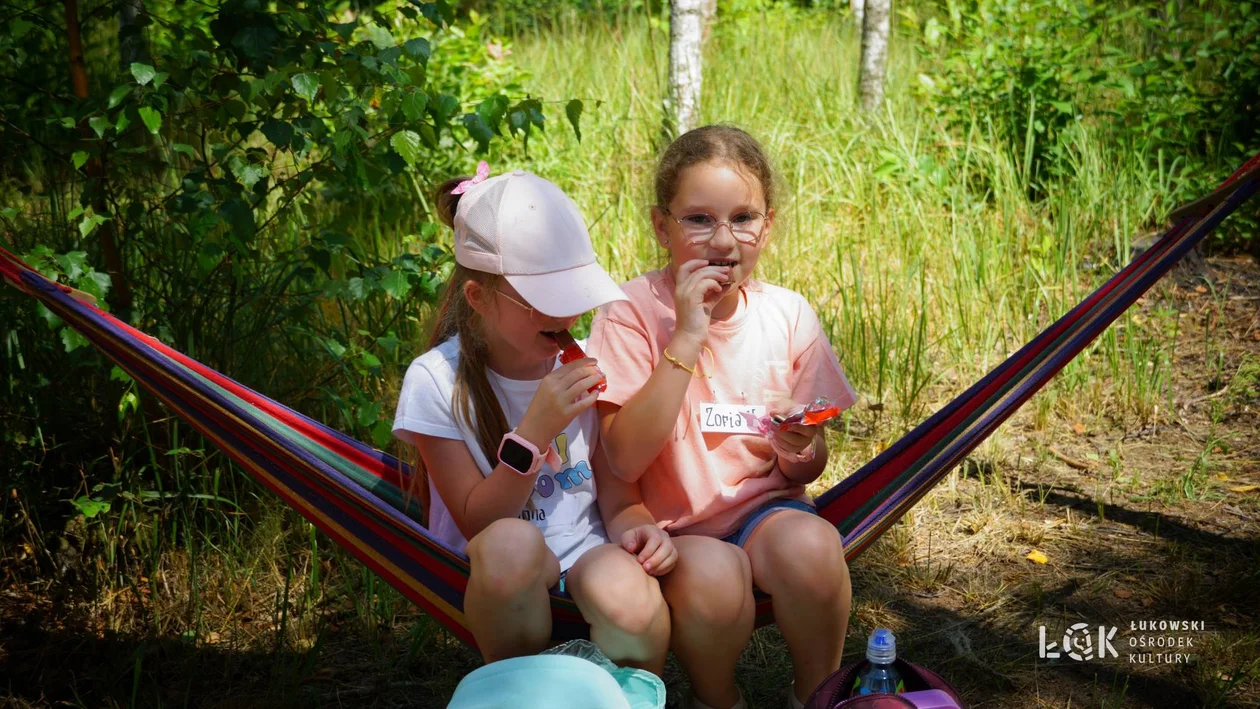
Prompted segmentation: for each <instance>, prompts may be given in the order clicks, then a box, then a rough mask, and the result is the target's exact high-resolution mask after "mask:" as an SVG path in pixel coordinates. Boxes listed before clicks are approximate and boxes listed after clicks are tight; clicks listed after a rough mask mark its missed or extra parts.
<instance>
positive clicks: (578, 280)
mask: <svg viewBox="0 0 1260 709" xmlns="http://www.w3.org/2000/svg"><path fill="white" fill-rule="evenodd" d="M479 173H480V174H479V175H478V178H480V177H481V175H484V174H485V172H483V171H481V170H479ZM460 187H461V188H463V190H464V191H463V194H462V196H461V197H460V200H459V205H458V207H457V208H456V210H455V260H456V261H457V262H459V264H460V265H462V266H465V267H467V268H471V269H475V270H478V271H484V272H486V273H496V274H499V275H502V276H503V277H504V278H506V279H507V282H508V283H511V284H512V287H513V288H515V289H516V290H517V292H518V293H520V294H521V297H522V298H524V299H525V301H526V302H527V303H529V304H530V305H531V306H533V307H534V308H536V309H537V310H538V311H539V312H541V313H543V314H545V315H550V316H552V317H557V318H567V317H572V316H574V315H581V314H582V313H585V312H587V311H588V310H594V309H595V308H598V307H599V306H601V305H603V304H605V303H611V302H612V301H614V300H628V298H626V294H625V293H623V292H622V291H621V288H620V287H619V286H618V285H617V283H616V281H614V280H613V279H612V277H611V276H609V275H608V273H607V272H606V271H604V269H603V268H601V267H600V265H599V263H598V262H597V261H596V260H595V249H594V248H592V247H591V236H590V233H589V232H587V230H586V222H585V220H584V219H583V218H582V213H581V212H579V211H578V208H577V205H576V204H574V203H573V200H571V199H569V196H568V195H566V194H565V193H564V192H563V191H562V190H561V189H560V188H559V187H556V186H555V185H554V184H552V183H551V182H548V181H547V180H544V179H542V178H541V177H539V176H537V175H534V174H532V173H529V172H525V171H524V170H517V171H515V172H509V173H505V174H502V175H497V176H495V177H491V178H488V179H484V180H482V181H475V180H474V181H469V182H464V183H461V184H460Z"/></svg>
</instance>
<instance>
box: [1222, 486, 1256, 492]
mask: <svg viewBox="0 0 1260 709" xmlns="http://www.w3.org/2000/svg"><path fill="white" fill-rule="evenodd" d="M1256 490H1260V485H1235V486H1234V487H1231V488H1230V489H1229V491H1230V492H1254V491H1256Z"/></svg>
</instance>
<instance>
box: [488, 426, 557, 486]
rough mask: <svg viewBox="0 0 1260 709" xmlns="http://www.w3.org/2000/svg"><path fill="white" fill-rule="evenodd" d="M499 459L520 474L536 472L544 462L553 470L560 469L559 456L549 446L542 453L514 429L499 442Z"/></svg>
mask: <svg viewBox="0 0 1260 709" xmlns="http://www.w3.org/2000/svg"><path fill="white" fill-rule="evenodd" d="M499 460H500V461H501V462H502V463H504V464H505V465H507V467H509V468H511V469H512V470H515V471H516V472H517V473H519V474H521V475H533V474H534V473H537V472H538V469H539V468H541V467H542V464H543V463H544V462H545V463H547V464H548V465H550V466H551V467H552V469H553V470H559V469H560V456H559V455H558V454H557V453H556V452H555V451H554V450H553V449H552V448H551V446H547V452H546V453H543V452H542V451H540V450H538V447H537V446H535V445H534V444H533V443H530V442H529V441H527V440H525V439H524V438H522V437H520V436H518V435H517V434H516V431H509V432H508V433H506V434H504V436H503V440H502V441H501V442H500V443H499Z"/></svg>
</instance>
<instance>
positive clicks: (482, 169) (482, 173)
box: [451, 160, 490, 194]
mask: <svg viewBox="0 0 1260 709" xmlns="http://www.w3.org/2000/svg"><path fill="white" fill-rule="evenodd" d="M488 177H490V165H489V164H488V163H487V162H486V161H485V160H482V161H481V162H479V163H477V176H476V177H474V178H472V179H471V180H464V181H463V182H461V183H459V184H458V185H455V189H453V190H451V194H464V193H465V192H467V191H468V188H470V187H472V186H473V185H476V184H478V183H481V182H485V181H486V178H488Z"/></svg>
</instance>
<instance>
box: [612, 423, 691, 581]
mask: <svg viewBox="0 0 1260 709" xmlns="http://www.w3.org/2000/svg"><path fill="white" fill-rule="evenodd" d="M591 460H592V462H593V464H594V468H595V490H596V491H597V494H596V496H595V501H596V503H597V504H598V505H599V513H600V516H601V517H602V518H603V520H604V531H605V532H607V533H608V538H609V539H611V540H612V541H613V543H614V544H619V545H621V548H622V549H625V550H626V551H627V552H629V553H631V554H634V555H635V556H636V558H637V559H638V562H639V563H640V564H642V565H643V570H644V571H646V572H647V573H649V574H651V575H653V576H659V575H661V574H667V573H669V572H670V570H671V569H673V568H674V563H675V562H676V561H677V560H678V552H677V551H676V550H675V549H674V543H673V541H671V540H670V538H669V533H668V532H666V531H665V530H663V529H661V528H660V527H657V526H656V519H655V518H654V517H653V516H652V513H650V512H648V511H647V507H645V506H644V505H643V498H642V497H641V496H640V494H639V485H638V484H637V483H630V482H626V481H625V480H622V479H621V478H619V477H617V476H616V475H613V474H611V471H610V466H609V463H608V458H607V456H606V455H605V454H604V446H603V445H602V444H601V445H598V446H596V449H595V452H594V453H593V454H592V456H591Z"/></svg>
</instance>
